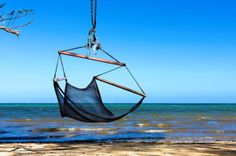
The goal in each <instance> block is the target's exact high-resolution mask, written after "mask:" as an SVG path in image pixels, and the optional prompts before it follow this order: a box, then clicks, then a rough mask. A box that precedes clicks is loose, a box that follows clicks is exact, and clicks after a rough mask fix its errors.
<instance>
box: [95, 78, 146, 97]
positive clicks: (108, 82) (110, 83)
mask: <svg viewBox="0 0 236 156" xmlns="http://www.w3.org/2000/svg"><path fill="white" fill-rule="evenodd" d="M95 79H96V80H98V81H101V82H104V83H107V84H109V85H112V86H115V87H118V88H121V89H124V90H126V91H129V92H131V93H134V94H137V95H140V96H143V97H145V95H144V94H143V93H140V92H138V91H135V90H133V89H130V88H128V87H125V86H122V85H119V84H117V83H114V82H111V81H108V80H105V79H102V78H100V77H95Z"/></svg>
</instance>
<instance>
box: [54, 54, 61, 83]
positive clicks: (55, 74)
mask: <svg viewBox="0 0 236 156" xmlns="http://www.w3.org/2000/svg"><path fill="white" fill-rule="evenodd" d="M59 60H60V56H59V55H58V58H57V64H56V69H55V73H54V79H55V78H56V76H57V69H58V64H59Z"/></svg>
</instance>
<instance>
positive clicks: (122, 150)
mask: <svg viewBox="0 0 236 156" xmlns="http://www.w3.org/2000/svg"><path fill="white" fill-rule="evenodd" d="M0 155H9V156H13V155H23V156H25V155H26V156H27V155H33V156H38V155H46V156H57V155H71V156H79V155H95V156H106V155H109V156H125V155H127V156H136V155H140V156H144V155H148V156H158V155H164V156H188V155H189V156H206V155H207V156H208V155H209V156H213V155H215V156H236V143H233V142H232V143H229V142H227V143H226V142H220V143H191V144H190V143H59V144H57V143H50V144H49V143H48V144H44V143H42V144H35V143H25V144H16V143H15V144H0Z"/></svg>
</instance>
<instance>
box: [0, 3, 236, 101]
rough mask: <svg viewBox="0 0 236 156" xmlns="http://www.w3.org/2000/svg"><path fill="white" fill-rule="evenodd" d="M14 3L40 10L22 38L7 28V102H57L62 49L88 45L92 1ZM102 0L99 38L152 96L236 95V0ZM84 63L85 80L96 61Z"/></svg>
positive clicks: (1, 81) (1, 50) (0, 56)
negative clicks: (57, 67) (56, 79)
mask: <svg viewBox="0 0 236 156" xmlns="http://www.w3.org/2000/svg"><path fill="white" fill-rule="evenodd" d="M6 2H7V8H8V9H11V8H12V9H20V8H32V9H34V10H35V13H36V14H35V20H34V23H33V24H32V25H30V26H28V27H27V28H25V29H23V31H22V35H21V36H20V38H19V39H17V38H16V37H15V36H12V35H9V34H7V33H5V32H3V31H0V43H1V44H0V45H1V46H0V86H1V89H0V102H56V98H55V95H54V91H53V88H52V76H53V74H54V67H55V61H56V58H57V50H59V49H65V48H70V47H74V46H79V45H84V44H85V42H86V38H87V31H88V29H89V28H90V26H91V24H90V16H89V0H7V1H6ZM98 4H99V8H98V25H97V31H98V36H99V39H100V41H101V42H102V45H103V47H104V48H105V49H107V50H109V51H110V52H111V53H112V54H113V55H114V56H116V57H117V58H118V59H120V60H121V61H124V62H126V63H127V64H128V65H129V66H130V68H131V70H132V71H133V72H134V74H135V76H136V77H137V79H138V80H139V81H140V84H141V85H142V86H143V88H144V90H145V91H146V93H147V95H148V97H147V99H146V101H145V102H232V103H233V102H236V19H235V17H236V9H235V7H236V1H234V0H191V1H190V0H179V1H176V0H145V1H143V0H116V1H115V0H98ZM98 56H99V55H98ZM84 63H85V65H84V66H83V67H82V66H81V67H80V66H78V67H77V68H73V70H74V71H78V70H79V71H80V72H81V73H82V74H81V75H78V77H80V79H81V78H83V73H84V70H86V69H85V67H86V68H87V67H90V65H89V64H90V63H89V62H84ZM71 70H72V68H71ZM95 70H96V67H95ZM75 73H76V72H75ZM118 79H119V78H118ZM116 96H117V95H116V93H115V92H114V93H111V97H116ZM118 101H119V100H118ZM127 101H128V100H127Z"/></svg>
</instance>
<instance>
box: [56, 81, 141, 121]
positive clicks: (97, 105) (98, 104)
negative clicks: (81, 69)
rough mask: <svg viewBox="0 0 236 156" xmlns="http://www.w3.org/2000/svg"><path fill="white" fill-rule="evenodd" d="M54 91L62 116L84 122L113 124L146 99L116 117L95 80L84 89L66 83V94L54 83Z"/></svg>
mask: <svg viewBox="0 0 236 156" xmlns="http://www.w3.org/2000/svg"><path fill="white" fill-rule="evenodd" d="M54 89H55V92H56V95H57V99H58V102H59V106H60V112H61V116H62V117H70V118H73V119H76V120H79V121H82V122H112V121H115V120H118V119H120V118H122V117H124V116H126V115H127V114H129V113H130V112H132V111H134V110H135V109H136V108H137V107H138V106H139V105H140V104H141V103H142V101H143V99H144V97H143V98H142V99H141V100H140V101H139V102H138V103H137V104H136V105H135V106H133V107H132V108H131V109H130V110H128V111H127V113H125V114H122V115H120V116H117V117H115V116H114V115H113V113H112V112H111V111H109V110H108V109H107V108H106V106H105V105H104V104H103V102H102V98H101V96H100V92H99V89H98V86H97V83H96V80H95V79H93V80H92V82H91V83H90V84H89V85H88V86H87V87H86V88H84V89H80V88H76V87H74V86H72V85H71V84H69V83H68V82H66V86H65V92H64V91H63V90H62V89H61V88H60V86H59V84H58V82H56V81H54Z"/></svg>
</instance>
